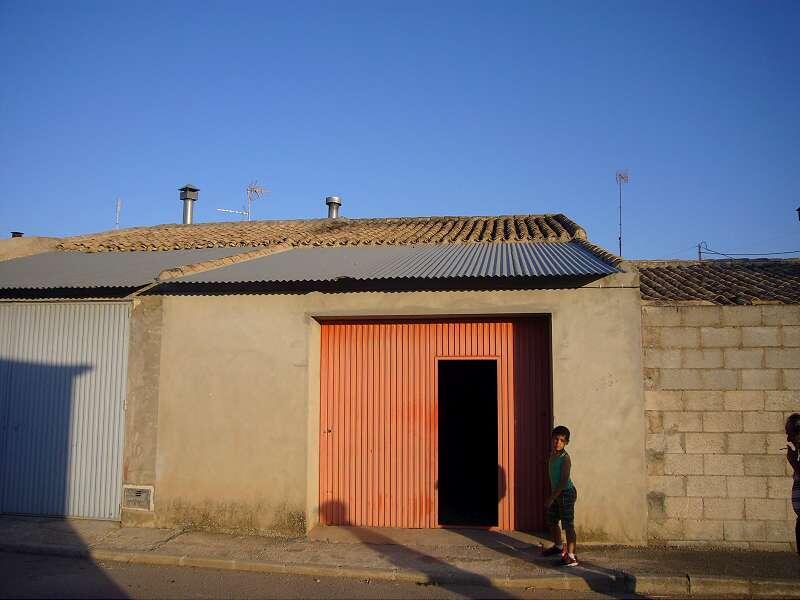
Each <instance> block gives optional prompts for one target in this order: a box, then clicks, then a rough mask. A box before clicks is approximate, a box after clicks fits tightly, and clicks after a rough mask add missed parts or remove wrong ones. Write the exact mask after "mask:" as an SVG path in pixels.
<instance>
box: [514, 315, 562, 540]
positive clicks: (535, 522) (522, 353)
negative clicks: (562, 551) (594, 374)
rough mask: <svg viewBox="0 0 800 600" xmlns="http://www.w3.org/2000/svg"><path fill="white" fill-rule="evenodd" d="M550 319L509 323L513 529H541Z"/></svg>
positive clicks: (547, 485) (549, 404)
mask: <svg viewBox="0 0 800 600" xmlns="http://www.w3.org/2000/svg"><path fill="white" fill-rule="evenodd" d="M550 348H551V342H550V319H549V318H548V317H545V316H541V317H530V318H527V319H519V320H517V321H515V322H514V356H515V359H516V360H515V362H514V383H515V389H514V411H515V413H516V418H515V433H514V438H515V440H516V443H515V459H514V464H515V465H516V477H515V480H514V484H515V488H514V499H515V529H518V530H521V531H543V530H545V528H546V527H545V522H544V510H543V509H542V506H543V504H544V501H545V498H546V497H547V495H548V494H549V493H550V482H549V479H548V475H547V457H548V455H549V451H550V448H549V445H550V427H551V424H552V421H553V417H552V406H553V403H552V383H551V382H552V378H551V373H552V368H551V349H550Z"/></svg>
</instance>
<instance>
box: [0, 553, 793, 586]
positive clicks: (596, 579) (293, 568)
mask: <svg viewBox="0 0 800 600" xmlns="http://www.w3.org/2000/svg"><path fill="white" fill-rule="evenodd" d="M0 552H15V553H21V554H37V555H49V556H63V557H67V558H83V559H91V560H94V561H109V562H118V563H127V564H138V565H154V566H173V567H197V568H201V569H216V570H220V571H247V572H252V573H272V574H279V575H306V576H314V577H342V578H349V579H374V580H380V581H393V582H403V583H416V584H423V585H453V584H459V585H477V586H484V587H496V588H510V589H519V588H525V589H541V590H560V591H574V592H579V591H595V592H601V593H602V592H612V593H613V592H617V593H620V592H622V593H639V594H644V595H648V594H653V595H667V596H689V597H709V596H717V597H752V598H796V597H798V595H800V581H797V580H785V579H753V580H750V579H746V578H743V577H710V576H693V575H684V576H676V575H667V576H663V575H641V576H635V575H625V574H623V573H619V574H617V575H613V574H612V575H594V574H587V575H583V576H579V575H573V576H571V575H567V574H564V575H543V576H539V577H517V578H511V577H484V576H481V575H473V576H469V575H452V574H447V573H442V574H431V575H428V574H425V573H419V572H416V571H404V570H400V569H367V568H354V567H332V566H327V565H313V564H307V563H306V564H291V563H275V562H261V561H245V560H236V559H226V558H204V557H199V556H189V555H176V554H154V553H152V552H129V551H117V550H103V549H91V548H88V549H87V548H81V547H76V546H59V545H46V544H7V543H0Z"/></svg>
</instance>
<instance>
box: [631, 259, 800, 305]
mask: <svg viewBox="0 0 800 600" xmlns="http://www.w3.org/2000/svg"><path fill="white" fill-rule="evenodd" d="M632 263H633V264H634V265H636V267H637V268H638V270H639V280H640V289H641V294H642V300H650V301H666V302H677V301H705V302H710V303H712V304H759V303H763V302H777V303H783V304H800V260H797V259H789V260H786V259H784V260H705V261H702V262H699V261H632Z"/></svg>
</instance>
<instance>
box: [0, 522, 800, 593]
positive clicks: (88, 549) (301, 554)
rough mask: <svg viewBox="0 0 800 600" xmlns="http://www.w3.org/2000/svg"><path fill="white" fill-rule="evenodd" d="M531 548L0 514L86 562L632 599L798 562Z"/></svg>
mask: <svg viewBox="0 0 800 600" xmlns="http://www.w3.org/2000/svg"><path fill="white" fill-rule="evenodd" d="M540 543H543V540H541V539H539V538H536V537H534V536H528V535H525V534H519V533H505V532H489V531H482V530H475V529H459V530H441V529H440V530H391V529H362V528H348V527H324V528H317V529H314V530H312V532H311V533H310V535H309V536H308V537H302V538H293V539H287V538H275V537H258V536H241V535H240V536H235V535H225V534H215V533H207V532H200V531H182V530H177V529H174V530H173V529H150V528H133V527H120V526H119V525H118V524H116V523H109V522H104V521H90V520H57V519H43V518H22V517H2V518H0V551H5V552H15V553H33V554H47V555H57V556H67V557H85V558H89V559H91V560H92V561H94V563H95V564H99V563H103V564H104V565H109V564H111V563H122V564H128V565H162V566H169V567H201V568H205V569H216V570H217V571H241V572H250V573H260V574H265V573H266V574H273V575H294V576H313V577H317V578H324V577H342V578H350V579H354V580H369V581H370V582H392V583H403V584H419V585H422V586H425V585H430V584H435V585H437V586H439V588H440V589H449V587H448V586H455V585H467V586H477V587H481V588H488V589H490V590H494V591H495V593H496V594H497V595H500V594H501V593H510V592H509V590H514V591H515V592H514V593H517V592H518V591H519V590H523V591H524V590H526V589H527V588H533V589H534V590H546V589H550V590H568V591H570V592H572V593H573V594H574V593H576V592H580V593H583V592H596V593H601V594H609V593H616V594H620V593H628V594H638V595H639V596H638V597H648V596H653V595H657V596H682V595H683V596H687V595H692V596H696V597H697V596H708V595H724V596H726V597H731V596H740V597H746V596H752V597H787V598H791V597H800V558H799V557H798V556H797V555H796V554H793V553H787V552H754V551H735V550H730V549H727V550H722V549H688V548H667V547H653V546H649V547H637V548H630V547H603V546H587V547H582V548H581V549H580V552H579V559H580V562H581V565H580V566H579V567H577V568H571V569H567V568H564V567H560V566H558V564H557V560H553V559H543V558H541V557H540V556H539V551H540V545H539V544H540ZM493 597H497V596H493ZM500 597H502V596H500ZM506 597H512V596H506Z"/></svg>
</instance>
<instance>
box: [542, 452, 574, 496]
mask: <svg viewBox="0 0 800 600" xmlns="http://www.w3.org/2000/svg"><path fill="white" fill-rule="evenodd" d="M570 471H572V459H571V458H570V457H569V455H567V456H565V457H564V462H562V463H561V479H559V481H558V485H557V486H556V488H555V489H554V490H553V493H552V494H550V498H549V499H548V501H547V505H548V506H550V505H551V504H552V503H553V502H554V501H555V499H556V498H558V495H559V494H560V493H561V492H563V491H564V490H565V489H566V487H567V482H568V481H569V474H570Z"/></svg>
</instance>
